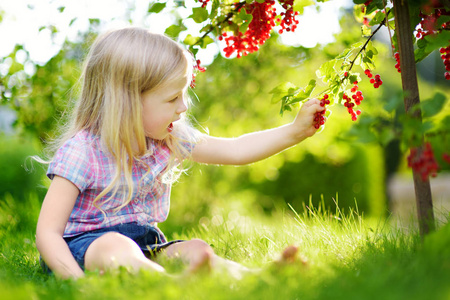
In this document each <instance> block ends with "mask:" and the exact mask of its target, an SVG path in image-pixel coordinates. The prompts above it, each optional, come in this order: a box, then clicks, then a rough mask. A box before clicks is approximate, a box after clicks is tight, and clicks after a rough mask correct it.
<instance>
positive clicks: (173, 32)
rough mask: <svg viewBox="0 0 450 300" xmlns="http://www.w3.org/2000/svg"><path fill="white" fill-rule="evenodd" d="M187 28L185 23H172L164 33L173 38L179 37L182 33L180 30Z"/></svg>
mask: <svg viewBox="0 0 450 300" xmlns="http://www.w3.org/2000/svg"><path fill="white" fill-rule="evenodd" d="M186 29H187V28H186V27H185V26H184V25H175V24H174V25H171V26H169V27H167V28H166V30H165V31H164V33H165V34H166V35H168V36H170V37H172V38H176V37H178V35H179V34H180V32H182V31H184V30H186Z"/></svg>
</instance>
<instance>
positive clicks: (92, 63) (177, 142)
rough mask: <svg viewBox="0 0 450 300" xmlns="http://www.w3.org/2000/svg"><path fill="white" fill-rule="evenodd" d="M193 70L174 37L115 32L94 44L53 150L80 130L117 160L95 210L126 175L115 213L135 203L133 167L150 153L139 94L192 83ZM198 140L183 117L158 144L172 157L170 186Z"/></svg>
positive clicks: (131, 30) (136, 30)
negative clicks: (125, 190)
mask: <svg viewBox="0 0 450 300" xmlns="http://www.w3.org/2000/svg"><path fill="white" fill-rule="evenodd" d="M192 70H193V59H192V55H191V54H190V53H189V52H187V51H186V50H185V49H183V48H182V47H181V46H180V45H179V44H177V43H176V42H174V41H172V40H171V39H170V38H168V37H166V36H164V35H161V34H155V33H151V32H149V31H148V30H146V29H143V28H135V27H129V28H123V29H119V30H113V31H109V32H107V33H105V34H103V35H100V36H99V37H98V38H97V39H96V40H95V42H94V43H93V45H92V46H91V49H90V51H89V54H88V56H87V58H86V60H85V65H84V68H83V73H82V77H81V78H82V87H81V95H80V97H79V99H78V101H77V102H76V103H75V106H74V108H73V111H72V114H71V118H70V122H69V123H68V124H67V126H66V128H65V130H64V133H63V134H62V135H61V136H60V138H59V140H58V141H57V143H54V145H53V147H52V151H53V153H54V151H56V149H57V148H59V147H60V146H61V145H62V144H63V143H64V142H65V141H67V140H68V139H70V138H72V137H73V136H74V135H75V134H76V133H77V132H79V131H81V130H87V131H89V132H91V133H93V134H96V135H98V136H100V139H101V142H102V144H103V145H105V146H106V147H107V150H108V151H109V152H110V153H111V155H112V156H113V157H114V159H115V163H116V174H115V176H114V178H113V180H112V182H111V183H110V184H109V185H108V186H107V187H106V188H105V190H103V191H102V192H101V193H100V194H99V195H98V196H97V198H96V199H95V200H94V205H96V206H97V202H98V201H99V200H100V199H101V198H102V197H104V196H106V195H107V194H108V193H109V192H112V196H110V197H109V198H108V199H107V200H106V201H108V200H109V199H111V198H112V197H113V196H114V195H115V194H116V193H117V190H118V188H119V183H120V180H121V174H124V178H125V185H126V186H127V188H128V193H125V195H124V196H123V197H124V198H123V201H122V205H121V206H120V207H118V208H116V209H120V208H122V207H123V206H125V205H127V204H128V203H129V202H130V201H131V200H132V195H133V189H134V187H133V181H132V175H131V172H132V164H133V161H134V160H139V158H140V157H142V156H143V155H144V154H147V152H148V145H147V138H146V136H145V132H144V127H143V120H142V100H141V95H142V93H144V92H146V91H151V90H154V89H157V88H158V87H160V86H162V85H164V84H165V83H167V82H170V81H171V80H174V79H178V78H181V77H185V76H188V77H187V78H191V77H192ZM186 96H187V95H186ZM196 139H197V134H196V131H195V130H193V129H192V127H191V126H190V125H189V124H188V122H187V120H186V119H185V118H183V119H182V120H180V121H179V122H176V123H175V124H174V130H173V132H172V134H170V135H168V137H167V138H165V139H164V140H162V141H158V143H162V144H165V145H166V146H167V147H168V148H169V149H170V153H171V160H170V162H169V166H168V167H167V168H166V170H167V171H166V174H165V175H166V176H165V178H169V179H170V180H172V181H173V180H175V179H176V178H177V176H176V174H178V173H179V172H176V171H177V168H176V166H177V164H178V163H179V162H180V161H181V160H182V159H183V158H185V157H186V156H188V155H189V153H188V150H187V149H186V148H185V147H183V146H182V143H184V142H188V143H195V142H196ZM136 144H137V147H136V146H135V147H134V148H133V145H136ZM136 149H137V151H136ZM148 172H150V170H148ZM97 207H99V206H97Z"/></svg>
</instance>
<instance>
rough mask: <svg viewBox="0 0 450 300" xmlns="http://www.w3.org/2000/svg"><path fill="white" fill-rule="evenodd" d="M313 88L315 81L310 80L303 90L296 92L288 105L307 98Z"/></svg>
mask: <svg viewBox="0 0 450 300" xmlns="http://www.w3.org/2000/svg"><path fill="white" fill-rule="evenodd" d="M315 87H316V81H315V80H314V79H312V80H310V81H309V83H308V85H307V86H306V87H305V88H303V89H300V90H297V91H296V94H295V95H294V97H293V98H292V99H291V102H290V103H296V102H299V101H302V100H305V99H307V98H309V97H310V96H311V93H312V92H313V91H314V88H315Z"/></svg>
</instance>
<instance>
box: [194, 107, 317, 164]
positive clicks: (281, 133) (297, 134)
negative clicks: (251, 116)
mask: <svg viewBox="0 0 450 300" xmlns="http://www.w3.org/2000/svg"><path fill="white" fill-rule="evenodd" d="M322 110H324V107H322V106H320V101H319V100H317V99H311V100H309V101H308V102H306V103H304V104H303V106H302V107H301V109H300V111H299V113H298V114H297V117H296V118H295V120H294V121H293V122H292V123H290V124H287V125H284V126H281V127H277V128H274V129H269V130H265V131H259V132H253V133H250V134H245V135H242V136H240V137H237V138H216V137H211V136H205V137H204V139H203V140H202V141H201V142H200V143H199V144H198V145H196V146H195V147H194V150H193V152H192V159H193V160H194V161H196V162H200V163H207V164H223V165H244V164H249V163H252V162H256V161H259V160H262V159H264V158H267V157H269V156H272V155H274V154H276V153H278V152H280V151H283V150H284V149H286V148H289V147H291V146H294V145H296V144H298V143H300V142H301V141H303V140H304V139H306V138H308V137H310V136H312V135H314V133H315V132H316V131H317V129H316V128H314V124H313V120H314V115H315V113H316V112H320V111H322Z"/></svg>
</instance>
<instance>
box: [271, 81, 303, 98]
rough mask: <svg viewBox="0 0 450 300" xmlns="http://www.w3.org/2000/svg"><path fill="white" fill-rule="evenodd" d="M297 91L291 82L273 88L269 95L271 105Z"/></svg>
mask: <svg viewBox="0 0 450 300" xmlns="http://www.w3.org/2000/svg"><path fill="white" fill-rule="evenodd" d="M295 90H297V87H296V86H295V85H294V84H293V83H291V82H283V83H281V84H279V85H278V86H276V87H275V88H273V89H272V90H271V91H270V92H269V94H272V103H277V102H279V101H281V100H282V98H283V97H284V96H286V95H289V94H291V93H292V92H294V91H295Z"/></svg>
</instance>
